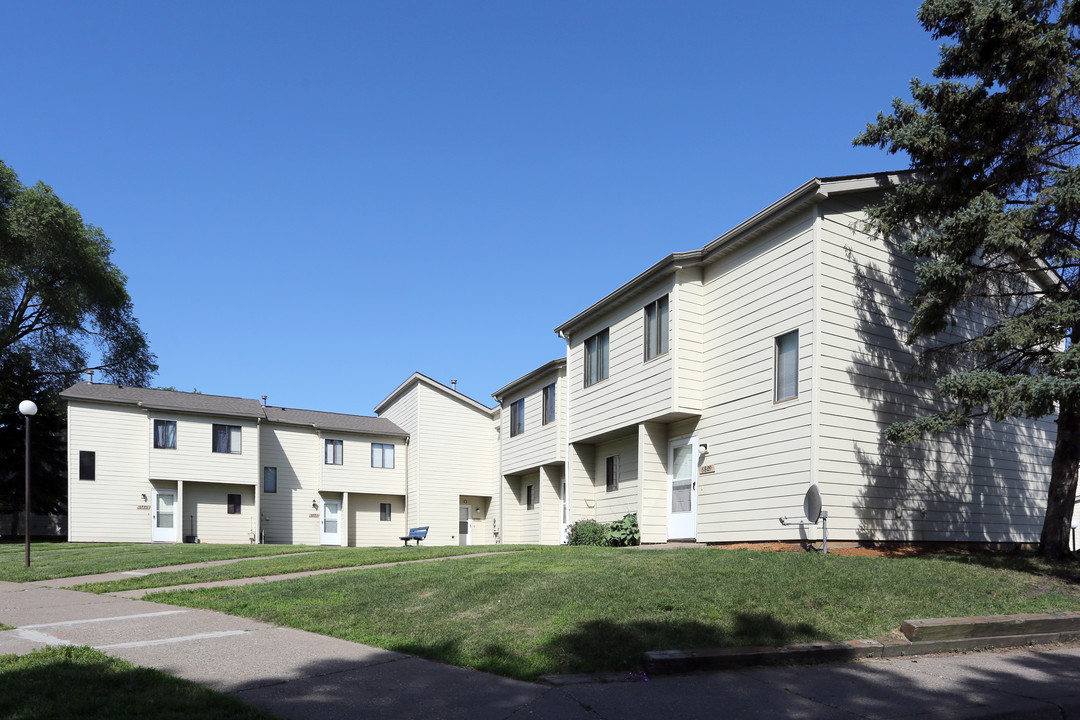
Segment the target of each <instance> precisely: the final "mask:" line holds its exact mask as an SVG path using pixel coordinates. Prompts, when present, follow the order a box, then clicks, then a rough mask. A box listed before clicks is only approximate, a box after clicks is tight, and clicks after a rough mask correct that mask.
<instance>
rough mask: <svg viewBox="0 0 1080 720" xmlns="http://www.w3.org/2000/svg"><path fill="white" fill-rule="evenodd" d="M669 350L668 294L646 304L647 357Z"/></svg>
mask: <svg viewBox="0 0 1080 720" xmlns="http://www.w3.org/2000/svg"><path fill="white" fill-rule="evenodd" d="M667 351H668V296H667V295H665V296H664V297H662V298H659V299H657V300H654V301H653V302H651V303H649V304H648V305H646V306H645V359H646V360H652V359H653V358H654V357H656V356H657V355H663V354H664V353H666V352H667Z"/></svg>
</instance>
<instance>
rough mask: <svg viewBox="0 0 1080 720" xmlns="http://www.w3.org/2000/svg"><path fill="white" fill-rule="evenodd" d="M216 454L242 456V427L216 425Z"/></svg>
mask: <svg viewBox="0 0 1080 720" xmlns="http://www.w3.org/2000/svg"><path fill="white" fill-rule="evenodd" d="M214 452H216V453H232V454H234V455H239V454H240V426H239V425H218V424H217V423H214Z"/></svg>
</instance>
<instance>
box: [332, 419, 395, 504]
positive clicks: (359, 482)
mask: <svg viewBox="0 0 1080 720" xmlns="http://www.w3.org/2000/svg"><path fill="white" fill-rule="evenodd" d="M312 437H313V438H314V437H315V435H314V433H313V434H312ZM327 440H340V441H341V442H342V463H341V465H328V464H326V462H325V442H326V441H327ZM317 441H318V446H319V450H320V456H319V475H320V486H319V488H320V490H322V491H324V492H349V493H382V494H387V495H404V494H405V484H406V477H405V467H406V465H405V458H404V453H405V444H404V442H403V441H402V440H401V439H399V438H385V439H378V438H371V437H366V436H358V435H350V434H347V433H335V432H330V431H326V432H323V433H321V434H320V435H319V436H318V438H317ZM372 443H381V444H383V445H393V446H394V467H393V468H373V467H371V444H372Z"/></svg>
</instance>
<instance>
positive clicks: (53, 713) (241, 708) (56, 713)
mask: <svg viewBox="0 0 1080 720" xmlns="http://www.w3.org/2000/svg"><path fill="white" fill-rule="evenodd" d="M0 717H3V718H8V719H10V720H52V718H83V719H84V720H124V719H126V718H152V719H153V720H187V718H200V720H273V718H275V717H276V716H275V715H271V714H269V713H266V712H263V711H261V710H256V709H254V708H251V707H248V706H247V705H244V704H243V703H241V702H240V701H239V700H237V699H235V698H232V697H229V696H227V695H223V694H221V693H217V692H214V691H212V690H208V689H206V688H204V687H202V686H201V685H196V684H195V683H192V682H188V681H186V680H180V679H178V678H175V677H172V676H171V675H167V674H165V673H163V672H159V671H157V670H150V669H146V668H139V667H135V666H134V665H132V664H131V663H129V662H125V661H123V660H117V659H115V658H110V657H108V656H107V655H105V654H104V653H100V652H98V651H96V650H92V649H91V648H86V647H73V646H62V647H49V648H45V649H42V650H36V651H34V652H32V653H29V654H27V655H21V656H19V655H0Z"/></svg>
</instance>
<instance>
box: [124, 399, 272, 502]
mask: <svg viewBox="0 0 1080 720" xmlns="http://www.w3.org/2000/svg"><path fill="white" fill-rule="evenodd" d="M155 419H161V420H175V421H176V449H167V448H155V447H154V435H153V433H154V422H153V421H154V420H155ZM214 425H234V426H239V427H240V428H241V430H240V435H241V440H240V452H239V453H216V452H214V451H213V426H214ZM142 440H143V442H145V443H146V447H147V452H148V453H149V457H150V477H151V478H153V479H154V480H178V481H187V480H199V481H206V482H218V483H238V484H245V485H251V484H254V483H255V482H261V481H262V469H261V467H260V466H259V426H258V424H257V423H256V422H255V421H254V420H245V419H240V418H223V417H218V416H212V415H181V414H178V413H176V414H168V413H162V412H157V411H152V412H151V413H150V414H149V418H148V421H147V423H146V429H145V431H144V432H143V433H142Z"/></svg>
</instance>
